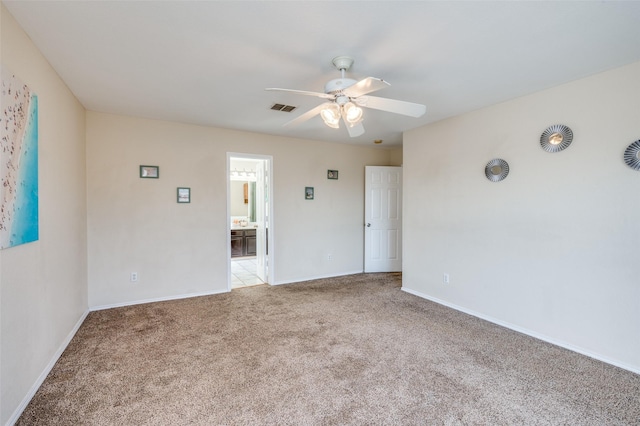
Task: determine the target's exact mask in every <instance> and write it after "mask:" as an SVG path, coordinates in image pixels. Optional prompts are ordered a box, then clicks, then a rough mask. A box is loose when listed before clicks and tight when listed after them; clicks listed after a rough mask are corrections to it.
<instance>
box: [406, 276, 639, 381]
mask: <svg viewBox="0 0 640 426" xmlns="http://www.w3.org/2000/svg"><path fill="white" fill-rule="evenodd" d="M402 291H405V292H407V293H410V294H413V295H414V296H418V297H420V298H422V299H427V300H430V301H432V302H435V303H437V304H439V305H443V306H446V307H448V308H451V309H455V310H456V311H460V312H464V313H465V314H469V315H472V316H474V317H477V318H480V319H483V320H485V321H489V322H492V323H494V324H497V325H499V326H502V327H505V328H508V329H510V330H513V331H517V332H518V333H522V334H526V335H527V336H531V337H534V338H536V339H538V340H542V341H544V342H547V343H551V344H552V345H556V346H560V347H561V348H564V349H568V350H570V351H572V352H577V353H579V354H581V355H585V356H588V357H589V358H593V359H597V360H598V361H602V362H604V363H607V364H611V365H614V366H616V367H620V368H622V369H624V370H628V371H631V372H632V373H636V374H640V369H639V368H637V367H634V366H631V365H628V364H625V363H623V362H620V361H617V360H615V359H611V358H609V357H606V356H603V355H601V354H598V353H595V352H592V351H589V350H587V349H584V348H581V347H579V346H575V345H572V344H570V343H567V342H564V341H561V340H557V339H554V338H553V337H549V336H545V335H543V334H540V333H537V332H535V331H532V330H529V329H527V328H523V327H520V326H517V325H514V324H511V323H508V322H505V321H502V320H499V319H496V318H493V317H490V316H487V315H484V314H481V313H479V312H475V311H472V310H470V309H467V308H463V307H462V306H458V305H455V304H453V303H449V302H446V301H444V300H441V299H438V298H437V297H431V296H428V295H426V294H424V293H420V292H419V291H415V290H411V289H410V288H406V287H402Z"/></svg>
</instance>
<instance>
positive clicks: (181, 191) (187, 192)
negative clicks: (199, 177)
mask: <svg viewBox="0 0 640 426" xmlns="http://www.w3.org/2000/svg"><path fill="white" fill-rule="evenodd" d="M190 202H191V188H178V203H190Z"/></svg>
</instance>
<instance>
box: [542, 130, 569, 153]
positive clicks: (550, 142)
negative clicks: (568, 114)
mask: <svg viewBox="0 0 640 426" xmlns="http://www.w3.org/2000/svg"><path fill="white" fill-rule="evenodd" d="M571 141H573V132H572V131H571V129H570V128H568V127H567V126H565V125H564V124H554V125H553V126H550V127H547V129H546V130H545V131H544V132H542V136H540V146H541V147H542V149H544V150H545V151H547V152H559V151H562V150H563V149H565V148H567V147H568V146H569V145H571Z"/></svg>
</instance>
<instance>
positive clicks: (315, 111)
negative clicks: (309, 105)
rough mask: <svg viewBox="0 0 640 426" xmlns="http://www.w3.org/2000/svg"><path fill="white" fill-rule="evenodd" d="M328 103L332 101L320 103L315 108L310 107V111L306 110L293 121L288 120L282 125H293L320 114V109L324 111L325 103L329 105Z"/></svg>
mask: <svg viewBox="0 0 640 426" xmlns="http://www.w3.org/2000/svg"><path fill="white" fill-rule="evenodd" d="M328 103H330V102H325V103H323V104H321V105H318V106H317V107H315V108H313V109H310V110H309V111H307V112H305V113H304V114H302V115H301V116H299V117H296V118H294V119H293V120H291V121H287V122H286V123H284V124H283V125H282V127H284V126H292V125H295V124H299V123H302V122H303V121H307V120H308V119H310V118H311V117H313V116H316V115H318V114H320V111H322V108H324V107H325V105H327V104H328Z"/></svg>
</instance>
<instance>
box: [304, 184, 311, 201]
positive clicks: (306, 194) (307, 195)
mask: <svg viewBox="0 0 640 426" xmlns="http://www.w3.org/2000/svg"><path fill="white" fill-rule="evenodd" d="M304 199H305V200H313V186H306V187H305V188H304Z"/></svg>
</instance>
